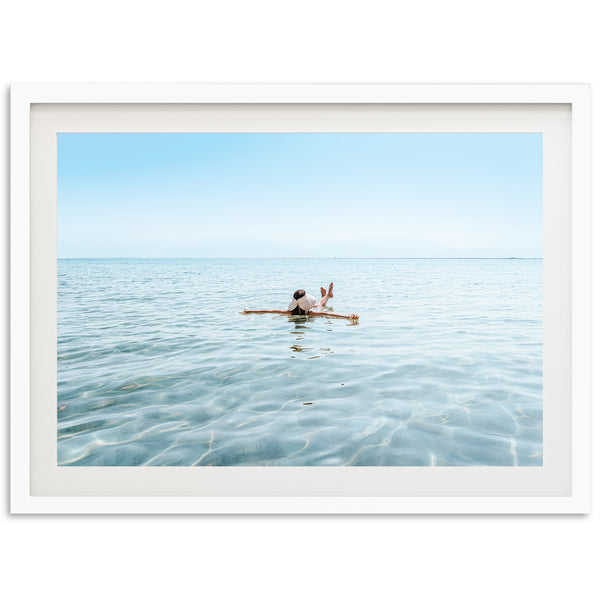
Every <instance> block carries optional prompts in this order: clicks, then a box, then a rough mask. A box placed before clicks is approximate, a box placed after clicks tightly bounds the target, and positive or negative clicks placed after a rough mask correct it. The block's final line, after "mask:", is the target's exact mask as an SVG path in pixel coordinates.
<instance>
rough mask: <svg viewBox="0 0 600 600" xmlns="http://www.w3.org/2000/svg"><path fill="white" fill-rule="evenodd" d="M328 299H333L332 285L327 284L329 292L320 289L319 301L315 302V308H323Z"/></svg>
mask: <svg viewBox="0 0 600 600" xmlns="http://www.w3.org/2000/svg"><path fill="white" fill-rule="evenodd" d="M329 298H333V283H330V284H329V290H327V291H325V288H321V299H320V300H319V301H318V302H317V304H316V305H315V308H323V307H324V306H325V305H326V304H327V300H329Z"/></svg>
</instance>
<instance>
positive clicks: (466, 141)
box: [58, 133, 543, 257]
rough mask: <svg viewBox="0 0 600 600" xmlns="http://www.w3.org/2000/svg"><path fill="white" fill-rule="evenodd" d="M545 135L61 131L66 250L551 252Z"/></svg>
mask: <svg viewBox="0 0 600 600" xmlns="http://www.w3.org/2000/svg"><path fill="white" fill-rule="evenodd" d="M542 205H543V203H542V135H541V134H535V133H490V134H484V133H459V134H449V133H440V134H437V133H383V134H381V133H380V134H376V133H374V134H371V133H367V134H365V133H343V134H338V133H308V134H298V133H287V134H286V133H284V134H279V133H278V134H275V133H263V134H252V133H246V134H237V133H217V134H205V133H187V134H180V133H174V134H132V133H125V134H116V133H90V134H86V133H61V134H58V256H59V257H87V256H98V257H111V256H132V257H133V256H135V257H150V256H202V257H453V256H455V257H503V256H523V257H541V256H542Z"/></svg>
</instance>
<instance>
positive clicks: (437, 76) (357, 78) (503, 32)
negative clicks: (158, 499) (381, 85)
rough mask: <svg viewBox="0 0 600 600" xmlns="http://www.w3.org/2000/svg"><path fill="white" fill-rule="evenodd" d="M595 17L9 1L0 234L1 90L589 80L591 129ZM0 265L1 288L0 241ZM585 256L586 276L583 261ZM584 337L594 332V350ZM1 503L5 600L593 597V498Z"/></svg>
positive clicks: (587, 13)
mask: <svg viewBox="0 0 600 600" xmlns="http://www.w3.org/2000/svg"><path fill="white" fill-rule="evenodd" d="M594 12H595V11H594ZM594 12H593V4H592V2H588V1H585V0H572V1H571V2H568V3H567V2H548V1H547V0H544V1H537V0H536V1H533V0H503V1H502V2H496V3H489V2H481V1H480V0H454V1H453V2H448V1H447V0H421V1H420V2H417V1H414V0H413V1H412V2H406V3H405V2H400V1H398V0H397V1H390V2H385V1H379V0H370V1H369V2H355V1H354V0H345V1H327V0H319V1H314V0H305V1H304V2H283V1H281V0H280V1H265V0H254V1H252V2H249V1H245V2H244V1H239V2H235V1H229V0H221V1H220V2H202V1H196V2H184V1H181V0H171V1H170V2H152V1H150V0H146V1H145V2H139V1H126V0H118V1H115V0H105V1H104V2H102V3H96V2H81V1H68V0H54V1H53V2H47V1H46V2H42V1H32V0H21V1H20V2H17V1H13V2H10V3H9V4H6V5H4V8H3V10H2V25H3V26H2V33H1V35H0V75H1V82H0V83H1V84H2V86H3V87H2V93H1V94H0V102H1V104H2V114H3V118H2V119H0V126H1V128H2V137H3V140H4V142H3V143H2V145H1V146H0V153H1V158H0V173H1V174H2V182H3V183H2V190H3V191H4V193H5V204H4V208H3V210H2V211H1V217H2V219H3V228H2V232H3V234H4V233H6V235H7V218H8V208H7V205H8V141H7V140H8V84H10V83H12V82H92V81H99V82H138V81H139V82H160V81H164V82H186V81H198V82H403V83H428V82H436V83H470V82H474V83H487V82H490V83H494V82H496V83H537V82H543V83H579V82H587V83H591V84H592V94H593V107H594V113H595V114H596V115H597V114H598V97H600V95H597V94H600V93H599V92H598V90H600V70H599V69H598V63H597V55H598V54H599V50H600V41H599V38H598V33H597V19H596V18H595V16H594ZM596 123H597V121H594V132H593V140H594V142H597V141H598V127H597V124H596ZM597 174H598V167H597V164H596V166H595V169H594V175H597ZM594 229H595V231H596V232H598V233H600V229H599V228H598V213H597V212H596V211H594ZM0 250H1V251H2V259H1V260H0V267H1V269H2V275H3V279H4V280H6V279H7V272H8V271H7V270H8V266H7V263H8V258H7V257H8V245H7V242H5V243H4V244H2V245H0ZM594 255H595V256H594V264H595V265H598V264H600V261H598V246H595V248H594ZM594 289H595V291H596V294H595V297H598V294H597V291H598V278H597V277H596V280H595V281H594ZM2 302H3V308H4V311H5V312H4V314H6V311H7V310H8V309H7V306H6V305H7V301H6V294H4V295H3V296H2ZM0 325H1V327H2V334H3V338H6V335H4V334H5V333H6V332H7V324H6V321H5V320H4V319H3V320H2V322H1V323H0ZM598 332H599V327H598V321H595V324H594V340H595V341H596V342H597V341H598ZM0 350H1V351H2V355H3V356H2V358H4V360H2V361H0V365H1V368H2V371H1V374H2V378H3V381H4V382H5V381H6V379H7V367H6V364H7V358H6V356H7V346H6V344H4V345H3V346H2V347H1V348H0ZM594 366H595V368H596V371H597V367H598V360H597V357H596V359H595V361H594ZM3 389H6V385H4V386H3ZM597 415H598V412H597V411H595V412H594V424H593V426H594V431H595V432H598V431H599V428H598V416H597ZM2 418H3V419H7V410H3V411H2ZM2 432H3V433H7V432H8V427H7V425H6V424H4V425H3V428H2ZM0 446H1V447H0V451H1V452H2V453H3V457H2V459H1V460H0V468H1V469H2V473H1V476H0V480H1V481H2V482H5V483H6V484H7V482H8V473H7V464H8V458H7V443H4V444H1V445H0ZM593 464H594V465H597V464H599V462H598V444H596V445H595V447H594V456H593ZM3 500H4V502H3V506H2V508H3V511H2V513H1V514H0V551H1V552H2V556H1V557H0V565H1V568H0V570H1V572H2V576H1V579H0V588H1V589H2V591H3V592H4V594H3V596H4V597H6V598H17V599H18V598H29V597H32V598H51V599H52V598H61V599H62V598H64V599H71V598H86V599H95V598H112V599H115V598H116V599H120V598H128V597H131V598H144V599H152V598H180V597H213V598H230V597H231V598H234V597H236V598H237V597H242V598H247V597H249V598H285V599H288V598H302V599H305V598H379V597H382V598H387V597H404V598H410V599H411V600H412V599H415V598H460V599H462V600H465V599H471V598H477V599H479V598H485V599H486V600H493V599H495V598H503V599H504V598H517V599H520V598H554V597H557V598H576V599H577V600H581V599H588V598H590V599H591V598H598V597H600V583H599V582H598V579H597V574H596V572H595V571H596V570H597V568H598V559H599V558H600V556H599V550H598V549H599V543H598V540H599V539H600V526H599V522H600V520H599V519H600V517H599V515H598V509H599V508H600V507H599V503H598V501H597V499H596V500H595V501H594V503H593V510H594V511H595V514H592V515H591V516H588V517H578V516H575V517H565V516H562V517H560V516H559V517H553V516H539V517H535V516H462V517H456V516H431V517H429V516H421V517H417V516H406V517H365V516H363V517H348V516H344V517H323V516H321V517H305V516H304V517H301V516H296V517H287V516H279V517H266V516H265V517H245V516H238V517H166V516H163V517H147V516H146V517H142V516H140V517H134V516H117V517H115V516H113V517H110V516H96V517H90V516H78V517H75V516H73V517H57V516H47V517H46V516H40V517H23V516H20V517H10V516H9V515H8V492H6V493H5V494H4V495H3Z"/></svg>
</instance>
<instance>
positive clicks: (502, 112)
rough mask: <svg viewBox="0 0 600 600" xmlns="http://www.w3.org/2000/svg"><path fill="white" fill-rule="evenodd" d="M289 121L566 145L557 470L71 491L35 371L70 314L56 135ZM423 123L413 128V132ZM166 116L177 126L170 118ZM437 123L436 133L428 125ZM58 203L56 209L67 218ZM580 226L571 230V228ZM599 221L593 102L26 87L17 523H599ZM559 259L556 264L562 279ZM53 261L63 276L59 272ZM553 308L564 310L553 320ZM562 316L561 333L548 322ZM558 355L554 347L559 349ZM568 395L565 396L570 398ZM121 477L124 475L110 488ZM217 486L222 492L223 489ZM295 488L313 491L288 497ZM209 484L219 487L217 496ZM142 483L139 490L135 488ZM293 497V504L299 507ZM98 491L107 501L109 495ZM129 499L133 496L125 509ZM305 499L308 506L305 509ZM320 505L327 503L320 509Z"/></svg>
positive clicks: (548, 431) (318, 89) (556, 174)
mask: <svg viewBox="0 0 600 600" xmlns="http://www.w3.org/2000/svg"><path fill="white" fill-rule="evenodd" d="M275 105H276V106H278V107H281V111H280V112H281V118H280V120H279V121H277V123H278V124H275V125H273V126H274V127H278V128H279V129H277V130H297V129H296V128H297V127H301V128H302V127H309V125H307V124H305V125H302V122H303V121H302V118H303V117H302V118H296V117H294V119H293V120H290V117H289V115H290V114H291V113H290V110H291V109H292V108H293V107H299V108H298V109H297V114H300V113H305V112H307V111H308V112H311V111H312V112H314V113H315V114H317V113H318V112H319V110H321V113H322V114H321V117H320V118H322V117H323V114H327V115H332V114H335V113H336V111H337V112H338V113H339V114H341V112H344V113H348V112H350V113H352V111H355V113H352V114H351V119H354V120H353V121H348V120H346V122H342V121H343V119H341V120H340V123H341V124H340V125H336V127H339V129H336V131H338V130H339V131H349V130H350V129H349V127H350V125H349V124H348V123H350V122H352V123H353V125H352V130H355V127H359V129H360V128H361V127H362V129H360V130H363V131H372V130H373V127H376V128H377V131H388V130H391V129H389V127H391V125H390V123H392V122H393V121H392V120H390V117H389V116H390V114H391V113H390V112H389V111H393V110H395V109H398V111H399V113H400V112H401V113H402V114H403V115H404V117H403V118H404V119H405V120H404V121H402V119H401V120H400V121H398V123H399V124H397V125H394V127H395V129H393V130H394V131H399V130H403V131H404V130H405V129H402V127H406V126H408V125H406V124H407V123H409V121H410V127H413V128H417V129H416V130H418V131H421V130H422V129H419V127H424V126H426V127H428V128H429V129H428V130H429V131H438V130H442V131H464V130H469V131H488V130H489V127H490V123H494V125H493V127H494V129H493V130H494V131H513V130H515V129H514V128H515V127H518V130H519V131H536V132H537V131H541V132H542V133H544V132H546V133H547V132H551V134H550V133H549V134H548V136H547V139H548V145H546V137H545V138H544V139H545V141H544V144H545V145H544V203H545V204H544V206H545V216H544V219H545V221H544V259H545V263H544V280H545V283H544V285H545V286H546V285H555V286H557V287H558V286H560V285H561V284H562V283H565V282H566V283H568V284H569V286H570V290H567V296H565V298H564V300H565V301H564V302H562V303H556V304H555V305H552V300H551V299H548V298H546V296H545V308H544V311H545V312H544V336H545V338H544V339H545V342H544V343H545V347H544V351H545V358H544V361H545V365H544V367H545V368H544V456H545V457H546V456H549V457H550V458H549V460H548V463H547V462H546V460H545V461H544V466H543V467H500V468H498V467H458V468H456V467H440V468H437V467H435V468H434V467H426V468H425V469H434V471H429V472H426V473H422V472H419V471H414V470H412V471H411V469H413V468H412V467H398V468H396V467H350V468H345V469H343V468H342V470H337V471H326V473H327V475H326V477H325V478H326V479H328V480H329V481H330V483H329V484H328V486H325V484H324V483H323V479H324V478H323V473H324V471H323V469H330V468H329V467H300V468H299V469H300V471H298V470H293V469H295V468H292V467H281V468H271V467H257V468H255V467H239V468H233V467H226V468H223V467H215V468H208V470H206V471H204V472H202V469H205V468H196V469H195V472H194V473H192V472H190V471H186V470H184V471H182V470H180V468H178V467H149V468H148V469H150V471H148V470H146V471H143V470H140V471H139V473H140V477H141V478H142V479H143V477H146V476H145V475H143V473H144V472H147V473H148V477H149V478H152V481H151V482H150V483H149V484H147V482H146V483H144V481H142V479H140V480H139V482H138V481H136V482H134V483H133V484H132V483H131V479H132V469H142V468H140V467H135V468H133V467H125V468H115V467H110V468H106V469H104V468H98V467H66V469H68V470H69V471H70V473H71V474H76V478H77V480H78V482H79V484H78V485H79V487H77V485H76V484H75V483H74V482H73V481H71V482H69V480H68V478H67V477H63V473H64V471H61V468H60V467H57V466H56V465H55V464H54V465H51V462H52V459H54V463H56V453H55V452H54V455H53V456H52V452H51V450H52V442H51V440H52V437H54V439H55V438H56V421H55V420H54V427H52V420H51V418H50V415H51V414H52V411H53V410H54V411H55V409H56V406H55V403H54V406H53V407H52V409H51V410H48V409H49V404H50V399H51V398H52V396H53V395H54V398H55V397H56V388H55V387H54V389H52V385H51V383H48V382H51V381H52V379H51V373H50V371H49V370H48V369H46V371H48V372H47V373H44V374H42V372H41V370H40V369H38V368H37V366H36V365H38V364H41V363H39V361H40V360H44V361H46V362H45V364H47V365H50V364H51V362H52V359H54V361H55V359H56V345H55V342H56V338H55V335H56V331H55V320H54V321H52V318H51V315H52V311H54V314H55V312H56V309H55V306H56V305H55V302H56V297H55V296H54V297H52V293H51V291H52V285H55V282H56V277H55V271H53V270H52V269H46V270H43V269H40V268H39V267H40V264H39V261H37V259H36V256H39V248H38V249H36V244H37V245H39V244H40V243H46V249H47V248H48V247H49V246H48V243H50V242H51V240H52V239H54V240H55V236H56V228H55V220H53V219H52V216H53V215H55V212H53V211H55V204H56V201H55V197H56V189H55V187H54V189H52V185H49V182H51V181H52V177H54V178H55V177H56V155H55V153H56V148H55V147H54V154H53V153H52V152H53V150H52V140H53V139H54V138H53V137H52V136H53V135H55V133H56V132H57V131H64V130H65V129H64V127H65V123H69V125H68V127H69V129H68V130H69V131H114V130H115V124H117V128H119V127H120V129H118V130H121V131H130V130H135V131H149V130H152V131H156V130H160V131H171V130H177V131H186V130H193V131H197V130H199V129H198V126H197V125H196V121H195V120H194V119H195V117H193V114H194V107H198V108H199V107H202V109H203V110H206V109H207V108H209V107H211V110H212V109H214V110H215V111H217V112H218V111H225V110H226V111H228V117H227V118H228V121H227V123H228V125H227V127H229V128H230V129H229V130H230V131H231V130H233V131H238V130H244V131H246V130H255V129H252V128H250V129H240V127H244V125H243V123H249V122H250V120H252V119H250V120H249V116H248V114H246V113H244V110H245V109H244V107H250V108H248V110H247V112H248V111H249V112H252V114H254V113H256V110H257V108H258V109H259V111H258V112H260V109H261V108H263V109H266V108H269V107H273V106H275ZM311 107H312V108H311ZM317 107H321V109H317ZM325 107H327V108H325ZM340 107H342V108H343V110H342V108H340ZM313 109H314V110H313ZM554 109H556V110H560V111H562V117H560V118H559V119H558V121H557V123H558V122H560V123H559V125H556V127H557V129H553V128H554V127H555V123H554V121H553V119H554V117H552V116H548V115H552V114H554V113H553V110H554ZM367 110H368V111H371V112H369V114H370V115H371V116H370V117H369V118H368V119H367V118H365V120H364V124H363V125H361V124H360V123H361V119H362V118H363V117H361V114H362V115H366V114H367V112H366V111H367ZM190 111H191V112H190ZM386 111H387V112H386ZM407 111H408V112H407ZM411 111H412V112H411ZM565 111H566V112H565ZM263 112H265V111H263ZM270 112H271V113H273V114H274V113H275V112H277V111H270ZM408 113H410V115H411V119H410V120H406V115H407V114H408ZM567 113H568V115H567ZM161 114H162V115H163V117H162V122H160V121H161V116H160V115H161ZM557 114H558V113H557ZM165 115H167V116H168V118H164V117H165ZM373 115H374V116H373ZM486 115H487V116H486ZM565 115H567V117H568V118H567V117H565ZM317 117H318V114H317ZM269 118H270V117H269ZM311 118H313V117H311ZM186 119H187V120H186ZM286 119H287V121H286ZM225 122H226V121H222V123H225ZM253 122H254V125H252V126H250V125H246V127H254V128H256V127H258V128H261V127H262V128H263V129H260V130H261V131H262V130H265V129H264V127H267V128H268V127H270V125H268V124H267V125H264V124H261V123H262V122H261V121H260V119H259V120H258V121H256V120H254V121H253ZM310 122H311V123H314V122H316V121H310ZM330 122H331V121H330ZM119 123H121V125H118V124H119ZM257 123H258V124H257ZM267 123H275V121H267ZM292 123H293V125H292ZM298 123H300V125H299V124H298ZM306 123H308V121H306ZM402 123H404V125H402ZM423 123H425V124H426V125H420V124H423ZM310 126H311V127H312V125H310ZM173 128H175V129H173ZM290 128H291V129H290ZM440 128H441V129H440ZM200 130H205V129H200ZM217 130H219V131H220V130H221V129H217ZM267 130H268V129H267ZM302 130H305V129H302ZM321 130H329V129H321ZM555 131H556V132H557V133H556V135H554V132H555ZM553 140H554V141H553ZM54 143H55V142H54ZM546 161H550V162H546ZM552 161H554V162H552ZM53 168H54V175H52V169H53ZM546 177H548V179H547V178H546ZM561 191H566V193H560V192H561ZM51 198H54V206H53V205H52V202H51ZM552 198H553V199H552ZM548 199H552V200H551V202H552V203H553V204H548V207H549V208H548V210H546V208H547V206H546V202H547V200H548ZM40 200H42V202H40ZM548 202H550V200H548ZM46 211H49V212H46ZM565 215H566V216H568V219H565V218H562V217H565ZM589 217H590V97H589V88H588V86H586V85H571V84H569V85H391V84H384V85H355V84H348V85H339V84H338V85H326V84H318V85H300V84H276V85H229V84H228V85H222V84H215V85H211V84H205V85H203V84H197V85H196V84H190V85H188V84H148V85H145V84H132V85H128V84H110V85H109V84H106V85H105V84H72V85H71V84H19V85H14V86H12V87H11V229H10V233H11V276H10V285H11V288H10V289H11V291H10V302H11V323H10V324H11V342H10V344H11V346H10V347H11V371H10V373H11V384H10V385H11V442H10V447H11V465H10V467H11V493H10V498H11V512H13V513H388V514H389V513H586V512H589V509H590V379H591V365H590V361H591V354H590V224H589ZM52 236H54V237H52ZM41 240H42V242H41ZM43 240H45V242H43ZM48 240H50V242H49V241H48ZM561 244H562V246H561ZM32 248H33V250H32ZM553 253H554V254H553ZM547 255H548V256H552V257H555V258H552V260H550V266H549V267H548V268H547V263H546V257H547ZM48 260H50V261H51V260H54V263H55V262H56V261H55V256H54V257H52V256H50V257H48ZM48 264H51V263H50V262H49V263H48ZM555 265H556V266H555ZM32 290H33V291H36V290H42V293H41V294H38V293H33V294H32ZM547 302H548V303H549V304H548V306H550V307H551V309H552V310H547V308H546V303H547ZM549 314H550V315H551V318H550V319H548V320H547V316H548V315H549ZM53 327H54V329H53ZM547 333H548V335H549V337H547V335H546V334H547ZM53 336H54V337H53ZM561 336H562V337H561ZM548 339H550V340H552V343H551V344H550V343H548V342H547V340H548ZM547 343H548V348H546V344H547ZM559 348H560V349H561V351H560V353H559V352H558V349H559ZM546 349H548V351H549V354H548V360H549V361H550V363H549V364H550V365H552V364H553V363H552V361H553V360H554V361H556V363H555V364H556V366H557V368H553V369H547V368H546V358H547V355H546ZM554 349H556V350H557V353H556V356H554V354H555V353H554V352H553V350H554ZM52 352H54V354H52ZM36 361H37V362H36ZM54 364H55V363H54ZM547 372H548V373H547ZM54 376H55V375H54ZM547 377H548V379H547ZM54 381H55V379H54ZM557 390H564V393H562V392H561V393H558V392H557ZM551 396H552V397H553V398H554V399H552V400H548V404H547V398H550V397H551ZM567 396H568V397H567ZM42 397H45V404H44V402H41V401H40V398H42ZM40 407H42V408H40ZM547 409H548V411H547ZM54 414H55V412H54ZM40 415H45V416H43V418H42V417H40ZM547 416H548V423H549V425H548V428H547V426H546V420H547ZM54 418H55V417H54ZM54 449H55V446H54ZM48 456H50V459H48V458H47V457H48ZM62 469H65V467H63V468H62ZM111 469H112V471H110V470H111ZM123 469H124V470H123ZM215 469H216V471H215ZM236 469H243V470H244V471H243V472H242V471H239V470H238V471H236ZM248 469H254V470H253V471H248ZM256 469H259V470H258V471H257V470H256ZM265 469H267V470H268V469H271V470H270V471H265ZM331 469H337V468H331ZM398 469H401V470H402V469H403V470H404V471H398ZM407 469H408V470H407ZM416 469H420V468H416ZM498 469H504V471H498ZM507 469H508V470H507ZM510 469H513V471H509V470H510ZM107 470H108V471H110V472H109V473H106V471H107ZM219 470H220V471H219ZM319 470H320V471H319ZM544 470H545V471H544ZM135 472H136V473H137V471H135ZM250 472H251V473H252V474H253V478H254V476H256V477H255V478H256V479H257V481H258V483H255V484H254V486H252V485H247V486H246V487H244V486H242V485H241V484H240V485H239V486H237V485H236V481H237V480H236V477H239V479H240V481H241V480H242V479H248V478H247V477H245V475H244V477H240V474H241V473H244V474H248V473H250ZM213 474H215V475H214V477H216V479H212V477H213ZM223 474H227V476H226V477H225V479H227V478H228V480H227V481H220V480H218V477H221V476H222V475H223ZM265 474H266V475H265ZM217 475H218V477H217ZM292 475H293V477H294V479H298V480H300V481H301V482H302V485H304V486H305V487H304V488H294V486H293V485H291V486H287V485H281V484H280V482H281V481H285V480H286V478H288V479H289V478H291V476H292ZM538 475H539V477H538ZM413 476H414V478H413V479H412V480H411V477H413ZM198 477H204V478H205V481H204V484H203V483H202V481H200V480H198V479H197V478H198ZM104 478H106V479H104ZM136 478H137V475H135V476H133V479H136ZM206 478H209V479H210V481H209V479H206ZM392 478H393V479H394V480H396V479H398V478H400V479H403V478H404V483H402V484H401V485H398V484H397V483H394V485H391V482H390V479H392ZM71 479H73V477H72V476H71ZM504 479H505V480H506V484H504V483H503V481H504ZM109 480H110V481H109ZM159 480H161V481H159ZM411 481H414V482H416V484H415V486H413V487H411ZM81 482H83V483H81ZM331 482H333V483H331ZM536 482H537V483H536ZM388 483H389V485H388ZM213 485H214V486H215V487H214V489H216V490H221V492H219V493H218V494H216V495H215V493H209V492H207V491H206V490H208V489H209V488H210V486H213ZM111 486H112V487H111ZM119 486H121V488H119ZM311 486H314V488H311ZM336 486H337V487H336ZM478 486H479V487H478ZM536 486H537V487H536ZM288 487H289V489H291V490H292V492H291V493H285V491H284V490H285V489H288ZM99 489H100V490H103V493H99V492H98V490H99ZM115 489H116V490H119V489H120V490H121V492H120V493H114V490H115ZM294 489H302V490H306V492H305V491H303V493H299V492H297V491H294ZM311 489H315V490H317V491H318V493H316V494H312V493H310V490H311ZM82 490H87V491H82ZM136 490H137V491H136ZM181 490H185V493H181ZM198 490H199V491H198ZM248 490H250V491H251V493H248ZM348 490H350V492H348ZM352 490H354V491H352ZM415 490H416V491H415ZM265 491H266V493H264V492H265ZM424 491H425V492H424ZM225 492H226V493H225Z"/></svg>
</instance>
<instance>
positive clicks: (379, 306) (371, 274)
mask: <svg viewBox="0 0 600 600" xmlns="http://www.w3.org/2000/svg"><path fill="white" fill-rule="evenodd" d="M330 281H334V282H335V288H334V298H333V300H330V302H329V306H330V308H331V309H333V310H335V311H336V312H341V313H347V312H351V311H354V312H358V313H359V315H360V321H359V323H358V324H353V323H351V322H349V321H347V320H342V319H333V318H326V317H325V318H322V317H290V316H286V315H269V314H264V315H241V314H239V311H240V310H242V309H243V308H251V309H261V308H281V309H286V308H287V304H288V302H289V299H290V297H291V294H292V293H293V291H294V290H295V289H297V288H299V287H302V288H304V289H306V290H307V291H308V292H309V293H311V294H313V295H314V296H317V297H318V296H319V287H320V286H321V285H324V286H326V285H327V284H328V283H329V282H330ZM57 408H58V413H57V414H58V464H60V465H78V466H81V465H104V466H108V465H119V466H125V465H147V466H148V465H157V466H166V465H278V466H281V465H309V466H317V465H329V466H342V465H369V466H373V465H410V466H423V465H436V466H443V465H490V466H491V465H510V466H512V465H541V464H542V261H541V260H495V259H494V260H470V259H468V260H434V259H431V260H429V259H424V260H400V259H382V260H379V259H377V260H371V259H357V260H352V259H339V260H335V259H318V260H281V259H264V260H262V259H256V260H255V259H246V260H241V259H239V260H238V259H215V260H209V259H61V260H59V262H58V407H57Z"/></svg>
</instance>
